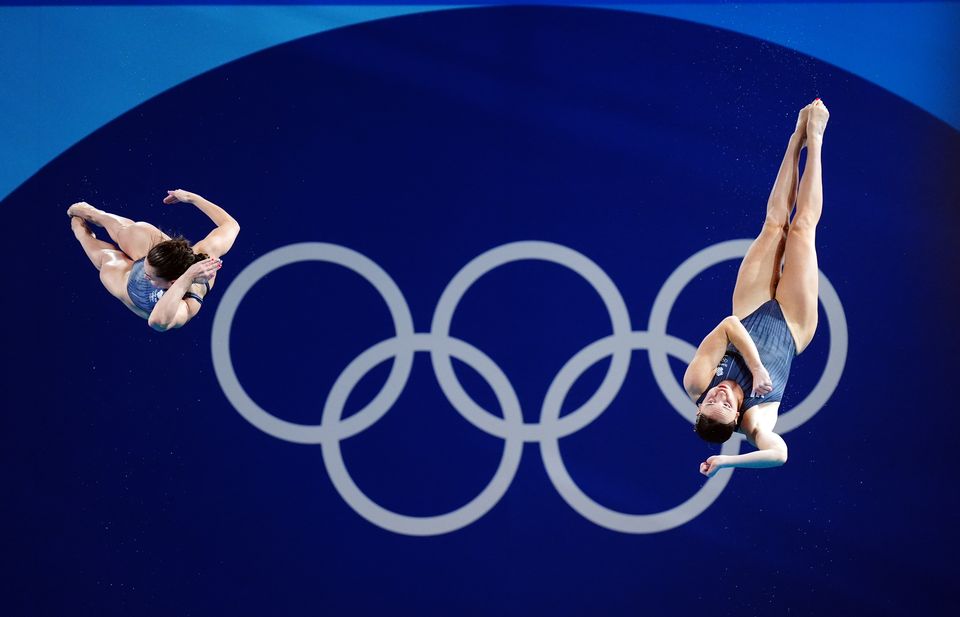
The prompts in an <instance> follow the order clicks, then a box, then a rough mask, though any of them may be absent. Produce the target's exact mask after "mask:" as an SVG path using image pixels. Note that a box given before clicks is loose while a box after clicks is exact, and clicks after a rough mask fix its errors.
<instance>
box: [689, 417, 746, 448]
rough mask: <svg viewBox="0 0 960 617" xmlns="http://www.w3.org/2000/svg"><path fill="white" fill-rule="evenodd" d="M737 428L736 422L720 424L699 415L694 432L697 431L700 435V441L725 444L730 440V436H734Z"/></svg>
mask: <svg viewBox="0 0 960 617" xmlns="http://www.w3.org/2000/svg"><path fill="white" fill-rule="evenodd" d="M736 428H737V421H736V420H732V421H730V422H720V421H719V420H714V419H712V418H708V417H706V416H704V415H698V416H697V423H696V424H695V425H694V427H693V430H695V431H696V432H697V435H700V439H702V440H704V441H709V442H710V443H723V442H725V441H726V440H728V439H730V435H733V431H734V429H736Z"/></svg>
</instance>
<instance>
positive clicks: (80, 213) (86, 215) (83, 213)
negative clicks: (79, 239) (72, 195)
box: [67, 201, 97, 225]
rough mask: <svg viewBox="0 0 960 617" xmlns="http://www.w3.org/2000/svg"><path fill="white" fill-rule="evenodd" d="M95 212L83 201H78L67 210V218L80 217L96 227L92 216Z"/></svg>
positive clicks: (94, 209)
mask: <svg viewBox="0 0 960 617" xmlns="http://www.w3.org/2000/svg"><path fill="white" fill-rule="evenodd" d="M96 212H97V209H96V208H94V207H93V206H91V205H90V204H88V203H87V202H85V201H78V202H77V203H75V204H73V205H72V206H70V207H69V208H67V216H74V217H80V218H82V219H83V220H85V221H90V222H91V223H93V224H94V225H96V223H95V222H94V220H93V215H94V214H95V213H96Z"/></svg>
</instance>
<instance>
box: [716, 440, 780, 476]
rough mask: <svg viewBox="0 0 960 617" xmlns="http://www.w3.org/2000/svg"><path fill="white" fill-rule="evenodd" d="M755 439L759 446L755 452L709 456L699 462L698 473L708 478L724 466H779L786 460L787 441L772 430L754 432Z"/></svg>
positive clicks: (759, 467)
mask: <svg viewBox="0 0 960 617" xmlns="http://www.w3.org/2000/svg"><path fill="white" fill-rule="evenodd" d="M755 440H756V444H757V447H758V448H760V449H759V450H757V451H756V452H748V453H747V454H737V455H735V456H726V455H723V454H719V455H717V456H711V457H710V458H708V459H707V460H705V461H704V462H702V463H700V473H702V474H703V475H705V476H707V477H708V478H709V477H712V476H713V475H714V474H715V473H717V472H718V471H720V470H721V469H723V468H724V467H749V468H753V469H763V468H767V467H779V466H780V465H783V464H784V463H786V462H787V442H785V441H784V440H783V437H781V436H780V435H777V434H776V433H774V432H773V431H760V432H758V433H756V437H755Z"/></svg>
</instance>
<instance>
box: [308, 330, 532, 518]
mask: <svg viewBox="0 0 960 617" xmlns="http://www.w3.org/2000/svg"><path fill="white" fill-rule="evenodd" d="M438 343H443V349H444V351H445V352H446V353H450V354H451V355H453V356H454V357H455V358H457V359H459V360H461V361H463V362H465V363H466V364H467V365H468V366H470V367H471V368H473V369H474V370H475V371H477V373H479V374H480V376H481V377H483V378H484V379H486V380H487V383H488V384H490V387H491V388H492V389H493V392H494V394H495V395H496V397H497V402H498V403H499V405H500V409H501V411H502V412H503V421H504V424H505V425H506V426H507V427H508V428H509V429H511V430H508V431H507V435H506V438H505V440H504V445H503V455H502V456H501V458H500V465H499V466H498V467H497V471H496V473H494V475H493V478H492V479H491V480H490V482H489V483H488V484H487V486H486V487H485V488H484V489H483V491H481V492H480V494H478V495H477V496H476V497H474V498H473V499H472V500H470V502H469V503H467V504H465V505H463V506H461V507H459V508H457V509H456V510H453V511H452V512H447V513H446V514H440V515H436V516H408V515H404V514H397V513H396V512H391V511H390V510H387V509H386V508H384V507H383V506H381V505H380V504H378V503H376V502H375V501H373V500H372V499H370V498H369V497H367V496H366V495H365V494H364V493H363V491H361V490H360V487H359V486H357V484H356V482H354V481H353V478H351V477H350V472H349V471H347V467H346V463H345V462H344V460H343V454H342V453H341V451H340V441H339V440H338V439H329V440H327V441H325V442H324V443H323V462H324V465H326V468H327V473H328V474H329V475H330V480H331V482H333V485H334V487H336V489H337V492H339V493H340V496H341V497H343V499H344V501H346V502H347V503H348V504H349V505H350V507H351V508H353V509H354V511H355V512H356V513H357V514H359V515H360V516H362V517H363V518H365V519H367V520H368V521H370V522H371V523H373V524H374V525H378V526H380V527H382V528H384V529H388V530H390V531H393V532H395V533H402V534H406V535H411V536H432V535H440V534H444V533H449V532H451V531H456V530H457V529H460V528H462V527H466V526H467V525H470V524H471V523H473V522H474V521H476V520H477V519H479V518H480V517H482V516H483V515H484V514H486V513H487V512H489V511H490V509H491V508H493V506H495V505H497V503H498V502H499V501H500V498H501V497H503V494H504V493H506V492H507V489H509V488H510V484H511V483H512V482H513V477H514V476H515V475H516V473H517V468H518V467H519V466H520V457H521V455H522V454H523V440H522V439H521V438H520V436H519V432H518V430H517V429H519V427H520V426H521V425H522V424H523V414H522V413H521V412H520V402H519V401H518V400H517V395H516V393H515V392H514V391H513V387H512V386H511V385H510V381H509V380H508V379H507V376H506V375H504V374H503V372H502V371H501V370H500V367H498V366H497V365H496V364H495V363H494V362H493V360H491V359H490V358H488V357H487V356H486V355H484V354H483V352H481V351H480V350H478V349H477V348H475V347H473V346H471V345H468V344H467V343H464V342H463V341H460V340H456V339H450V340H443V339H440V338H439V337H436V336H434V335H432V334H416V335H414V336H413V337H412V338H407V339H396V338H392V339H388V340H386V341H383V342H381V343H377V344H376V345H374V346H373V347H371V348H369V349H367V350H366V351H365V352H363V353H362V354H360V355H359V356H357V358H356V359H355V360H354V361H353V362H351V363H350V365H349V366H348V367H347V368H346V369H345V370H344V371H343V373H341V374H340V377H339V378H337V381H336V383H334V384H333V389H332V390H331V391H330V396H329V397H328V398H327V404H326V405H325V406H324V408H323V418H322V422H323V424H324V425H330V426H337V425H339V424H340V418H341V414H342V413H343V407H344V405H345V404H346V402H347V398H348V397H349V396H350V392H351V391H352V390H353V388H354V386H356V385H357V382H359V381H360V379H362V378H363V376H364V375H366V374H367V372H369V371H370V369H372V368H373V367H375V366H376V365H378V364H380V363H381V362H383V361H384V360H386V359H387V358H390V357H393V356H397V355H399V354H401V353H406V352H408V351H410V350H416V351H433V350H434V349H435V348H436V347H437V346H438Z"/></svg>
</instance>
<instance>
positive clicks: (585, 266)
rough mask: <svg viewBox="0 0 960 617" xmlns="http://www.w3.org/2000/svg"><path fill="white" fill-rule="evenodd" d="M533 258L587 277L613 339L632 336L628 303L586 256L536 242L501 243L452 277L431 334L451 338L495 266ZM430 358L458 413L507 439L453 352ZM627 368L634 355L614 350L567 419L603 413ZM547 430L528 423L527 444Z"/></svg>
mask: <svg viewBox="0 0 960 617" xmlns="http://www.w3.org/2000/svg"><path fill="white" fill-rule="evenodd" d="M530 259H534V260H541V261H548V262H552V263H555V264H559V265H561V266H565V267H567V268H569V269H570V270H573V271H574V272H576V273H577V274H579V275H580V276H581V277H583V279H584V280H586V281H587V282H588V283H589V284H590V285H591V286H592V287H593V288H594V290H595V291H596V292H597V294H598V295H599V296H600V299H601V300H602V301H603V304H604V306H605V307H606V309H607V313H608V314H609V315H610V325H611V327H612V329H613V335H614V336H616V337H618V338H624V337H627V336H629V334H630V315H629V313H628V311H627V305H626V303H625V302H624V301H623V296H621V295H620V291H619V290H618V289H617V286H616V285H615V284H614V283H613V281H612V280H611V279H610V277H609V276H608V275H607V273H606V272H604V271H603V270H602V269H601V268H600V266H598V265H597V264H595V263H594V262H593V261H591V260H590V259H588V258H587V257H586V256H584V255H583V254H582V253H578V252H577V251H575V250H573V249H571V248H568V247H566V246H563V245H560V244H554V243H552V242H537V241H525V242H511V243H509V244H503V245H501V246H498V247H495V248H492V249H490V250H489V251H487V252H485V253H482V254H481V255H479V256H478V257H476V258H474V259H473V260H471V261H470V262H469V263H468V264H467V265H465V266H464V267H463V268H462V269H461V270H460V271H459V272H457V274H456V276H454V277H453V279H451V281H450V283H449V284H448V285H447V287H446V289H444V290H443V293H442V294H441V295H440V300H439V301H438V302H437V308H436V310H435V311H434V314H433V323H432V324H431V327H430V331H431V332H432V333H433V334H434V335H436V336H438V337H440V338H441V339H443V338H447V337H448V336H449V334H450V322H451V321H452V320H453V313H454V311H455V310H456V307H457V305H458V304H459V303H460V300H461V299H462V298H463V296H464V294H465V293H466V292H467V290H468V289H469V288H470V286H472V285H473V284H474V283H475V282H477V280H479V279H480V277H482V276H484V275H485V274H487V273H488V272H490V271H491V270H493V269H494V268H497V267H499V266H502V265H505V264H508V263H510V262H514V261H524V260H530ZM430 358H431V360H432V361H433V370H434V371H435V372H436V374H437V382H438V383H439V384H440V387H441V389H443V393H444V394H445V395H446V396H447V398H448V399H449V400H450V402H451V404H452V405H453V407H454V409H456V410H457V411H458V412H459V413H460V415H462V416H463V417H464V418H466V419H467V421H468V422H470V423H471V424H473V425H474V426H476V427H477V428H479V429H480V430H482V431H484V432H486V433H489V434H491V435H496V436H497V437H501V438H503V437H506V435H507V429H508V427H507V426H506V424H505V422H504V421H503V419H501V418H500V417H498V416H495V415H493V414H491V413H490V412H488V411H486V410H485V409H483V408H482V407H481V406H480V405H478V404H477V403H476V402H474V400H473V399H472V398H471V397H470V395H469V394H467V392H466V390H464V389H463V386H462V385H461V384H460V380H459V379H458V378H457V375H456V373H455V372H454V371H453V364H452V363H451V362H450V355H449V353H447V351H446V350H445V349H443V348H437V349H435V350H434V351H432V352H431V353H430ZM629 366H630V351H629V350H628V349H626V348H623V349H618V350H616V351H615V352H614V353H613V358H612V359H611V361H610V367H609V368H608V369H607V374H606V376H604V378H603V381H602V382H601V383H600V387H599V388H598V389H597V391H596V392H595V393H594V394H593V395H592V396H591V397H590V399H589V400H587V402H585V403H584V404H583V405H582V406H581V407H580V408H579V409H577V410H575V411H573V412H571V413H570V414H568V415H567V417H569V416H577V415H579V414H584V415H587V416H593V417H596V416H598V415H600V414H601V413H603V410H604V409H606V407H607V405H609V404H610V401H612V400H613V399H614V397H616V395H617V393H618V392H619V391H620V387H621V386H622V385H623V381H624V379H626V377H627V369H628V368H629ZM544 430H545V429H544V428H543V426H542V425H540V424H524V425H523V438H524V439H525V440H526V441H538V440H539V439H540V436H541V433H543V431H544ZM547 430H549V429H547Z"/></svg>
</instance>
